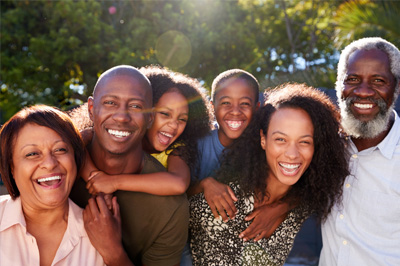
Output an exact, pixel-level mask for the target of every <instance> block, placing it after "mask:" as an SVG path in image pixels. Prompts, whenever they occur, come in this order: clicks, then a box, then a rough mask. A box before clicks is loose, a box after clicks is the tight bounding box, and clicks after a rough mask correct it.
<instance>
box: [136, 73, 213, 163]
mask: <svg viewBox="0 0 400 266" xmlns="http://www.w3.org/2000/svg"><path fill="white" fill-rule="evenodd" d="M140 71H141V72H142V73H143V74H144V75H145V76H146V77H147V78H148V79H149V80H150V83H151V86H152V89H153V106H154V105H156V104H157V103H158V101H159V100H160V98H161V96H162V95H164V93H166V92H171V91H176V92H178V93H180V94H182V95H183V96H184V97H185V98H186V100H187V102H188V107H189V116H188V120H187V123H186V127H185V130H184V131H183V133H182V134H181V135H180V136H179V137H178V138H177V139H176V140H175V141H174V142H173V143H171V145H170V147H169V148H168V149H171V148H172V149H173V151H172V153H173V154H174V155H178V156H180V157H181V158H182V159H183V160H184V161H185V162H186V163H187V164H188V166H189V168H190V169H191V170H192V169H193V167H194V164H195V161H196V159H197V140H198V139H200V138H202V137H204V136H205V135H207V134H208V133H209V131H210V126H211V122H210V121H211V112H210V105H209V101H208V99H207V97H206V95H205V93H204V92H203V90H202V86H201V85H200V83H199V82H198V81H197V80H196V79H193V78H190V77H188V76H186V75H184V74H181V73H178V72H173V71H171V70H168V69H165V68H162V67H160V66H156V65H150V66H146V67H142V68H141V69H140ZM177 143H180V144H183V145H178V146H177V145H175V144H177Z"/></svg>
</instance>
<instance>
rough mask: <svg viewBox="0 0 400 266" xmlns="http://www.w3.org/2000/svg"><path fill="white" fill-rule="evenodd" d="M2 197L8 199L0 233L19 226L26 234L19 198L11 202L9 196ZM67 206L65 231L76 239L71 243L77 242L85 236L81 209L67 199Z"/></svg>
mask: <svg viewBox="0 0 400 266" xmlns="http://www.w3.org/2000/svg"><path fill="white" fill-rule="evenodd" d="M3 197H9V199H8V202H7V203H6V206H5V208H4V212H3V214H2V219H1V221H0V232H1V231H4V230H6V229H7V228H10V227H11V226H13V225H16V224H20V225H21V226H22V227H23V228H24V230H25V232H26V222H25V217H24V214H23V212H22V205H21V198H20V197H18V198H16V199H15V200H12V199H11V197H10V196H9V195H8V196H3ZM68 204H69V207H68V226H67V231H68V233H69V234H70V235H71V236H72V239H73V238H75V237H76V240H72V242H77V241H78V238H80V237H86V236H87V233H86V231H85V228H84V226H83V216H82V209H81V208H79V207H78V206H77V205H76V204H75V203H74V202H72V201H71V200H70V199H68Z"/></svg>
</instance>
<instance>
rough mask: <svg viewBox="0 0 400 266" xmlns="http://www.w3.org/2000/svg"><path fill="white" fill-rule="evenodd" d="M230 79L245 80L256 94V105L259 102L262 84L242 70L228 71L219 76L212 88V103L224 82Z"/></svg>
mask: <svg viewBox="0 0 400 266" xmlns="http://www.w3.org/2000/svg"><path fill="white" fill-rule="evenodd" d="M230 78H235V79H243V80H245V81H246V82H247V83H248V84H249V86H250V88H252V89H253V90H254V94H255V100H256V101H255V103H257V102H258V101H259V95H258V94H259V91H260V84H259V83H258V81H257V79H256V78H255V77H254V76H253V75H252V74H250V73H249V72H247V71H245V70H242V69H230V70H227V71H224V72H222V73H221V74H219V75H218V76H217V77H216V78H215V79H214V81H213V83H212V86H211V101H214V98H215V95H216V94H217V92H218V90H219V89H220V86H221V85H222V83H223V82H225V81H226V80H228V79H230Z"/></svg>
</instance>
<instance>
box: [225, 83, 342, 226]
mask: <svg viewBox="0 0 400 266" xmlns="http://www.w3.org/2000/svg"><path fill="white" fill-rule="evenodd" d="M265 99H266V101H265V104H264V106H263V107H261V108H260V109H259V110H258V111H257V113H256V115H255V117H254V119H253V121H252V122H251V124H250V125H249V127H248V128H247V129H246V130H245V132H244V133H243V134H242V136H241V137H240V138H238V139H237V140H236V141H235V142H234V143H233V144H232V145H231V146H230V147H229V148H228V149H227V150H226V152H225V153H224V160H223V163H222V165H221V168H220V169H219V171H218V173H217V179H219V180H221V181H223V182H225V183H229V182H237V183H239V185H240V187H241V189H242V192H243V195H250V194H252V193H254V192H258V193H260V194H261V195H262V196H263V197H264V196H266V197H269V195H268V194H267V192H266V191H267V190H266V188H267V178H266V177H267V176H268V172H269V167H268V165H267V160H266V155H265V151H264V150H263V149H262V147H261V137H260V129H262V131H263V133H264V134H267V131H268V126H269V122H270V120H271V117H272V115H273V114H274V112H275V111H276V110H278V109H281V108H296V109H302V110H304V111H306V112H307V113H308V115H309V116H310V118H311V121H312V124H313V126H314V136H313V138H314V155H313V158H312V161H311V163H310V165H309V167H308V168H307V170H306V171H305V172H304V173H303V175H302V177H301V178H300V179H299V181H298V182H297V183H296V184H294V185H293V186H292V188H291V189H290V190H289V192H288V193H287V195H286V196H285V197H284V198H282V199H281V200H282V201H286V202H290V203H295V204H306V205H307V206H308V207H309V208H310V209H311V210H313V211H314V212H315V213H316V215H317V217H318V218H319V219H320V220H322V221H323V220H325V219H326V217H327V215H328V214H329V212H330V210H331V209H332V207H333V206H334V204H335V203H337V202H339V201H340V199H341V195H342V188H343V183H344V180H345V178H346V176H347V175H348V174H349V171H348V164H347V153H346V151H345V143H344V139H342V138H341V137H340V135H339V128H340V124H339V113H338V111H337V109H336V107H335V105H334V104H333V103H332V102H331V101H330V99H329V98H328V97H327V96H326V95H325V94H324V93H323V92H320V91H318V90H316V89H314V88H312V87H308V86H306V85H304V84H283V85H282V86H280V87H278V88H276V89H274V90H271V91H269V92H266V94H265ZM267 148H268V147H267ZM258 193H257V194H258Z"/></svg>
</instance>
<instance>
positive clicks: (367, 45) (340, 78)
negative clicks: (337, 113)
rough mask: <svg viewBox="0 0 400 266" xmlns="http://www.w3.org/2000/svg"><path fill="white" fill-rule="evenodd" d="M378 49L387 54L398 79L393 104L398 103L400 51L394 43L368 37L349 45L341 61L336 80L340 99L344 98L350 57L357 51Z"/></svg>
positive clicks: (393, 72)
mask: <svg viewBox="0 0 400 266" xmlns="http://www.w3.org/2000/svg"><path fill="white" fill-rule="evenodd" d="M371 49H378V50H381V51H383V52H385V53H386V54H387V56H388V57H389V62H390V71H391V72H392V74H393V76H394V77H395V79H396V87H395V91H394V98H393V102H396V99H397V97H398V96H399V81H400V51H399V49H398V48H397V47H396V46H394V45H393V44H392V43H390V42H388V41H386V40H384V39H382V38H379V37H368V38H362V39H359V40H357V41H354V42H352V43H350V44H349V45H347V46H346V47H345V48H344V49H343V51H342V53H341V55H340V59H339V63H338V69H337V79H336V95H337V97H338V99H341V97H342V91H343V87H344V80H345V78H346V72H347V66H348V61H349V57H350V55H351V54H352V53H353V52H354V51H356V50H371Z"/></svg>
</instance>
